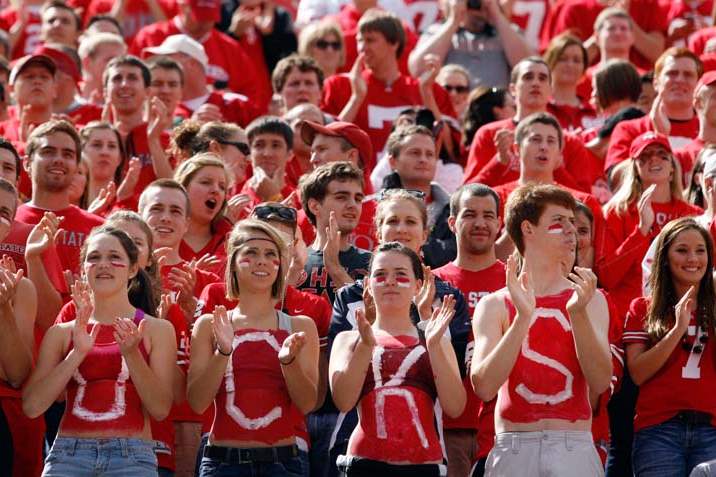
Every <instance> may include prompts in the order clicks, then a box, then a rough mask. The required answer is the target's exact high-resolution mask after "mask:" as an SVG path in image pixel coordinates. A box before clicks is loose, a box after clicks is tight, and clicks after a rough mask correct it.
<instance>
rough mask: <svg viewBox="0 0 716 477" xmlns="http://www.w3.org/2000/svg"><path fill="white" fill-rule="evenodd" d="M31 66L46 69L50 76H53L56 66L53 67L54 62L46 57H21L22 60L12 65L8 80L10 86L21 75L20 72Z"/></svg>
mask: <svg viewBox="0 0 716 477" xmlns="http://www.w3.org/2000/svg"><path fill="white" fill-rule="evenodd" d="M32 65H37V66H42V67H44V68H47V71H49V72H50V74H51V75H52V76H55V72H56V71H57V65H55V62H54V60H53V59H52V58H50V57H49V56H47V55H28V56H23V57H22V58H20V59H18V60H17V61H15V63H14V64H13V65H12V70H11V71H10V78H9V82H10V84H15V80H16V79H17V77H18V75H19V74H20V73H22V70H24V69H25V68H27V67H28V66H32Z"/></svg>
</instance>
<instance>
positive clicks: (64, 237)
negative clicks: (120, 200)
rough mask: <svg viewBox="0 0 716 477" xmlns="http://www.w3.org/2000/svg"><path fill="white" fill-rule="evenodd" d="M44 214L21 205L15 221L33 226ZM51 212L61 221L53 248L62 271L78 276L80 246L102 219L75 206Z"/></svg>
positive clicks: (43, 210)
mask: <svg viewBox="0 0 716 477" xmlns="http://www.w3.org/2000/svg"><path fill="white" fill-rule="evenodd" d="M45 212H47V211H46V210H45V209H40V208H38V207H35V206H33V205H31V204H30V203H27V204H22V205H21V206H20V207H18V209H17V214H16V215H15V220H17V221H18V222H24V223H26V224H31V225H35V224H37V223H38V222H39V221H40V220H41V219H42V217H43V215H44V214H45ZM52 212H54V213H55V215H56V216H57V217H61V218H62V219H63V220H62V222H60V227H59V229H58V234H57V237H56V238H55V248H56V250H57V255H58V256H59V258H60V264H61V265H62V268H63V269H64V270H70V271H71V272H72V273H77V274H79V273H80V249H81V248H82V244H84V242H85V239H86V238H87V236H88V235H89V233H90V232H91V231H92V229H93V228H95V227H97V226H99V225H102V224H103V223H104V219H103V218H102V217H99V216H97V215H94V214H90V213H89V212H87V211H85V210H82V209H80V208H79V207H77V206H76V205H70V206H69V207H67V208H66V209H62V210H53V211H52Z"/></svg>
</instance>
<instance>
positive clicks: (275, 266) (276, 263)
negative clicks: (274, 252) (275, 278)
mask: <svg viewBox="0 0 716 477" xmlns="http://www.w3.org/2000/svg"><path fill="white" fill-rule="evenodd" d="M271 263H272V264H273V267H274V269H276V270H278V269H279V267H280V266H281V260H272V261H271Z"/></svg>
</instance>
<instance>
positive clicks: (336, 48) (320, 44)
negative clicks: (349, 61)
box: [316, 40, 341, 51]
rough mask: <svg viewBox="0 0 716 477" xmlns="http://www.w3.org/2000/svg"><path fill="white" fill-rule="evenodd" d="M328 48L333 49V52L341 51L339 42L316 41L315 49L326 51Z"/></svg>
mask: <svg viewBox="0 0 716 477" xmlns="http://www.w3.org/2000/svg"><path fill="white" fill-rule="evenodd" d="M328 47H331V48H333V50H334V51H339V50H340V49H341V42H340V41H328V40H317V41H316V48H318V49H319V50H326V49H328Z"/></svg>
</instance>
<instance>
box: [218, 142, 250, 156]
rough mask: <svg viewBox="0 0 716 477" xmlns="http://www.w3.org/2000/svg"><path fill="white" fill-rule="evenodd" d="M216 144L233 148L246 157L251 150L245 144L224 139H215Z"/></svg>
mask: <svg viewBox="0 0 716 477" xmlns="http://www.w3.org/2000/svg"><path fill="white" fill-rule="evenodd" d="M216 142H218V143H219V144H223V145H224V146H234V147H235V148H236V149H238V150H239V152H240V153H241V154H243V155H244V156H248V155H249V154H251V148H250V147H249V145H248V144H246V143H245V142H239V141H226V140H224V139H217V140H216Z"/></svg>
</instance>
